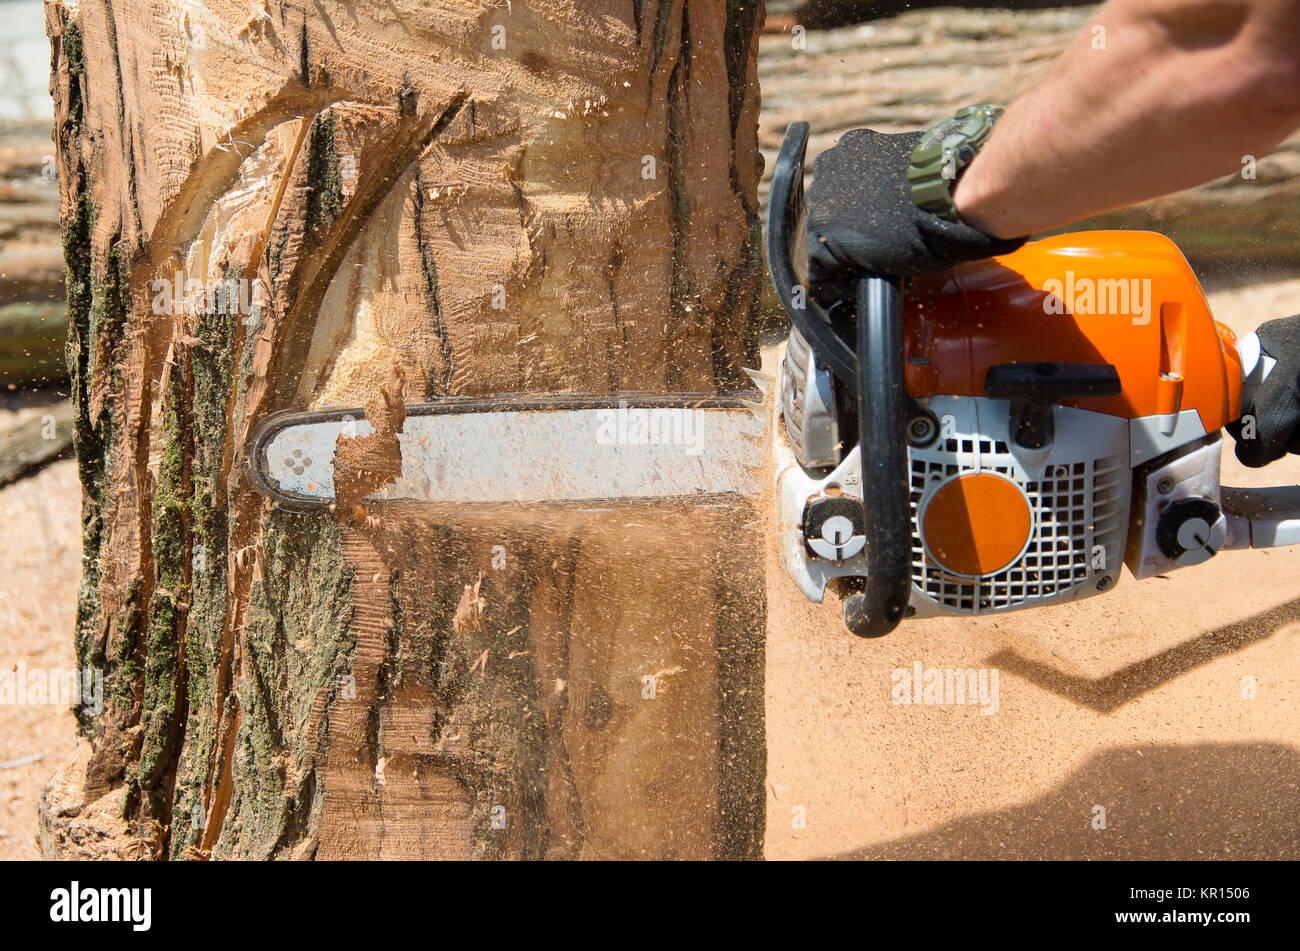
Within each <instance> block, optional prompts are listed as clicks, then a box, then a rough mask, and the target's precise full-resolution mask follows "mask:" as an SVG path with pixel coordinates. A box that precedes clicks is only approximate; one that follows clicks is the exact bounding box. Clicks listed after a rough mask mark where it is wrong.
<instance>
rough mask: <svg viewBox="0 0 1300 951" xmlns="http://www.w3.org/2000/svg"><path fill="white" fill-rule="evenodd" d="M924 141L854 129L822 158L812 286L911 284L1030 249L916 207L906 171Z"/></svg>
mask: <svg viewBox="0 0 1300 951" xmlns="http://www.w3.org/2000/svg"><path fill="white" fill-rule="evenodd" d="M922 134H923V133H920V132H903V133H899V134H897V135H886V134H883V133H880V132H872V131H871V130H870V129H854V130H853V131H851V132H846V133H844V135H843V136H841V137H840V141H839V142H838V143H837V144H836V145H835V146H834V147H833V148H829V149H827V150H826V151H825V152H823V153H822V154H821V155H819V156H817V160H816V161H815V162H813V181H812V185H811V186H810V187H809V189H808V201H807V204H808V271H809V274H808V276H809V280H811V281H812V282H813V283H817V282H819V281H830V280H835V279H838V278H846V277H858V276H860V275H861V274H862V273H863V272H865V273H868V274H874V275H878V276H881V277H913V276H916V275H918V274H925V273H927V272H930V271H942V270H945V269H946V268H949V267H952V266H953V265H954V264H957V263H959V262H961V261H974V260H978V259H980V258H988V257H993V256H994V255H996V254H1006V253H1008V252H1010V251H1014V250H1015V249H1016V248H1018V247H1020V246H1021V245H1022V244H1024V243H1025V239H1024V238H1014V239H1011V240H1003V239H1001V238H993V237H990V236H989V235H987V234H985V233H984V232H983V231H980V230H979V229H978V228H972V227H971V226H970V225H967V224H961V223H959V222H953V221H945V220H944V219H943V218H940V217H938V216H937V215H934V214H931V213H930V212H928V211H924V210H922V209H920V208H918V207H917V206H916V203H915V202H913V201H912V191H911V186H910V185H909V183H908V181H907V170H908V166H909V164H910V161H911V156H912V150H913V149H914V148H915V147H916V143H917V142H918V141H920V139H921V136H922Z"/></svg>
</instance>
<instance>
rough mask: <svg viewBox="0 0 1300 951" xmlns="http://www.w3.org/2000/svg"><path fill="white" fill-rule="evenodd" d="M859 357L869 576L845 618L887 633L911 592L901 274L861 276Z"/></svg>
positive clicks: (856, 629) (862, 630)
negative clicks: (889, 276)
mask: <svg viewBox="0 0 1300 951" xmlns="http://www.w3.org/2000/svg"><path fill="white" fill-rule="evenodd" d="M858 361H859V363H860V367H861V368H860V372H859V376H858V385H857V392H858V420H859V422H858V427H859V429H858V432H859V452H860V455H861V458H862V503H863V504H862V516H863V529H864V534H865V535H866V547H865V549H864V557H865V559H866V562H867V575H866V577H865V578H864V579H863V587H862V590H861V591H858V592H855V593H853V594H851V595H849V597H848V598H846V599H845V601H844V623H845V625H847V627H848V629H849V630H850V631H852V632H853V633H854V634H857V635H858V636H859V637H880V636H882V635H884V634H888V633H889V632H890V631H892V630H893V629H894V628H896V627H897V626H898V622H899V621H901V620H902V619H903V614H904V612H905V611H906V610H907V604H908V601H910V600H911V597H912V564H911V554H912V516H911V512H910V510H909V508H908V474H907V433H906V429H907V402H908V400H907V390H906V388H905V387H904V377H903V372H904V368H903V298H902V293H901V291H900V289H899V284H898V282H897V281H896V280H894V279H891V278H884V277H865V278H863V279H862V280H860V281H859V282H858Z"/></svg>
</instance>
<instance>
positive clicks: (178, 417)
mask: <svg viewBox="0 0 1300 951" xmlns="http://www.w3.org/2000/svg"><path fill="white" fill-rule="evenodd" d="M187 398H188V392H187V387H186V386H185V384H184V381H183V378H182V374H181V373H180V372H179V367H175V368H173V373H172V375H171V387H170V390H169V392H168V393H167V395H166V397H165V401H164V408H163V414H164V418H163V430H162V433H161V434H160V435H161V438H162V441H163V458H162V463H161V464H160V465H159V467H158V476H157V482H156V486H157V488H156V491H155V494H154V498H153V539H152V540H153V556H154V565H155V570H156V579H155V584H154V591H153V596H152V597H151V598H150V601H149V620H148V627H147V629H146V633H145V642H144V657H145V659H144V694H143V697H142V698H141V704H140V709H141V721H140V722H141V725H142V726H143V727H144V741H143V745H142V747H141V750H140V760H139V763H138V764H137V767H136V776H137V779H138V782H139V786H140V788H141V789H142V790H147V789H149V788H150V787H151V786H153V784H154V783H155V782H156V781H157V779H158V777H159V776H160V775H161V774H162V772H163V771H164V769H165V768H166V766H167V765H168V759H169V756H170V754H171V751H172V749H173V744H174V742H175V740H176V736H177V727H178V725H179V713H180V704H181V702H182V699H183V698H182V691H183V685H182V684H181V682H180V671H179V659H180V651H179V644H180V640H181V637H182V635H183V632H184V625H185V621H184V608H183V607H182V605H183V604H188V597H189V588H188V584H187V578H188V560H189V559H188V551H189V545H188V530H187V527H186V520H187V510H188V507H189V506H188V484H187V473H186V465H185V462H186V458H187V456H188V453H187V451H186V446H185V441H186V435H187V433H186V426H185V417H184V416H183V411H184V407H185V406H186V405H187Z"/></svg>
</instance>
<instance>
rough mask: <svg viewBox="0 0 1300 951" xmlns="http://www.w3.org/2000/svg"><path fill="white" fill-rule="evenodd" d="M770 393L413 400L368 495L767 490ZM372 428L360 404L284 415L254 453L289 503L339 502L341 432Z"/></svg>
mask: <svg viewBox="0 0 1300 951" xmlns="http://www.w3.org/2000/svg"><path fill="white" fill-rule="evenodd" d="M766 427H767V417H766V413H765V412H764V409H763V394H762V392H761V391H758V390H752V391H744V392H740V393H735V394H729V395H723V396H716V395H712V394H710V395H694V394H685V395H674V396H644V395H616V396H612V397H594V396H556V397H542V398H538V397H519V398H516V397H491V398H466V399H459V398H457V399H447V400H439V401H437V402H432V403H417V404H411V405H409V406H407V407H406V421H405V423H404V424H403V426H402V428H401V430H400V431H399V432H398V433H397V438H398V441H399V444H400V447H401V457H402V474H401V476H399V477H398V478H397V479H396V480H395V481H393V482H392V483H390V484H388V485H386V486H384V487H383V488H381V489H379V490H378V491H376V492H374V493H372V494H371V495H369V496H367V497H366V500H367V501H373V502H389V501H393V502H396V501H413V502H430V503H442V504H454V505H474V504H480V503H487V504H493V503H496V504H499V503H520V502H523V503H534V504H552V503H561V504H569V505H573V504H599V503H602V502H635V501H656V500H666V499H687V500H690V501H692V502H697V503H698V502H709V501H712V500H716V501H725V499H726V498H727V497H733V496H737V495H741V496H753V495H757V494H758V493H759V492H760V491H761V486H760V471H759V470H760V467H761V465H762V460H763V451H764V446H765V436H766ZM373 431H374V430H373V428H372V427H371V425H370V423H369V422H368V421H367V420H366V418H365V411H364V410H362V409H359V408H352V409H330V410H321V411H314V412H281V413H275V414H273V415H271V416H269V417H267V418H266V419H265V420H264V421H263V422H262V423H261V425H260V426H259V427H258V429H257V431H256V433H255V434H254V436H253V441H252V445H251V448H250V450H249V454H248V473H249V477H250V479H251V480H252V482H253V484H254V486H255V487H257V488H258V489H259V490H260V491H261V492H262V493H263V494H265V495H267V496H268V497H270V498H271V499H272V500H273V501H274V502H275V503H276V504H277V505H278V506H280V507H281V508H285V509H289V510H291V511H304V512H305V511H313V510H318V509H323V508H328V507H329V506H330V505H331V504H332V503H333V502H334V501H335V487H334V453H335V447H336V444H337V442H338V440H339V438H340V437H345V438H346V437H354V436H367V435H370V434H371V433H372V432H373Z"/></svg>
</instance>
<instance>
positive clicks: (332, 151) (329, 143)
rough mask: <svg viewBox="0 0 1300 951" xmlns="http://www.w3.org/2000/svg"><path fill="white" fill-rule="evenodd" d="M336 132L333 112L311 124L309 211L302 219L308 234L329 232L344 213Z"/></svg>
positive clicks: (308, 170)
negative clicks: (340, 214)
mask: <svg viewBox="0 0 1300 951" xmlns="http://www.w3.org/2000/svg"><path fill="white" fill-rule="evenodd" d="M335 131H336V130H335V119H334V113H333V112H329V111H327V112H326V113H325V114H324V115H322V116H320V117H318V118H317V119H316V121H315V122H313V123H312V127H311V140H310V142H309V143H308V146H307V207H306V209H305V215H304V218H303V225H304V231H305V233H306V234H312V233H314V232H315V231H316V230H317V229H320V230H325V229H327V228H329V227H330V225H332V224H334V220H335V219H336V218H338V216H339V213H340V212H341V211H342V210H343V182H342V179H341V178H340V176H339V154H338V146H337V144H336V143H335V141H334V135H335Z"/></svg>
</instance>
